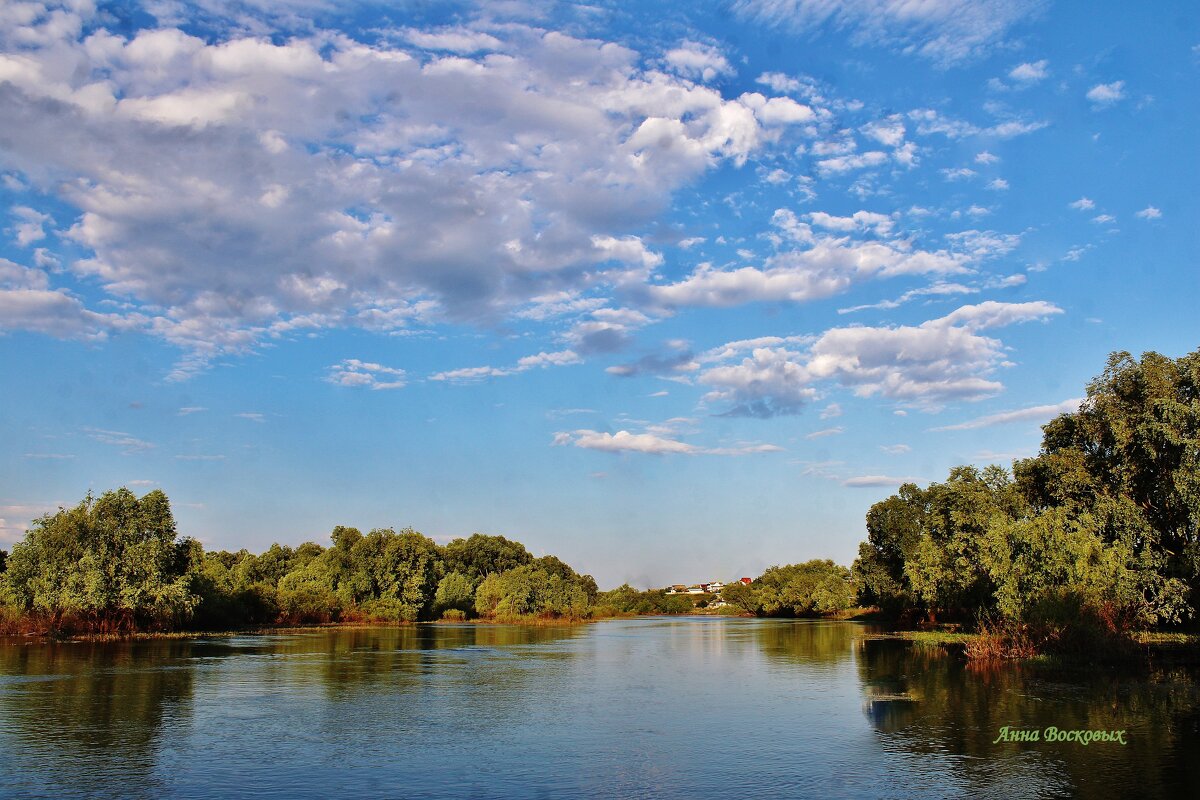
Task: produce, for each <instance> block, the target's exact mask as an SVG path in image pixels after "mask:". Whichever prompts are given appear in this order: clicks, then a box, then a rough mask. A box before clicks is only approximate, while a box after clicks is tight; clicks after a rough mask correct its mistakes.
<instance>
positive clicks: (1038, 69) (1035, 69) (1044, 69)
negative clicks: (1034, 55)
mask: <svg viewBox="0 0 1200 800" xmlns="http://www.w3.org/2000/svg"><path fill="white" fill-rule="evenodd" d="M1049 65H1050V62H1049V61H1047V60H1046V59H1044V58H1043V59H1042V60H1040V61H1033V62H1025V63H1024V64H1018V65H1017V66H1015V67H1013V68H1012V69H1011V70H1009V72H1008V77H1009V78H1011V79H1012V80H1014V81H1017V82H1018V83H1023V84H1030V83H1037V82H1038V81H1041V80H1045V78H1046V76H1048V75H1049V74H1050V70H1049V69H1048V67H1049Z"/></svg>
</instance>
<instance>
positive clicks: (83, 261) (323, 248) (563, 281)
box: [0, 4, 814, 378]
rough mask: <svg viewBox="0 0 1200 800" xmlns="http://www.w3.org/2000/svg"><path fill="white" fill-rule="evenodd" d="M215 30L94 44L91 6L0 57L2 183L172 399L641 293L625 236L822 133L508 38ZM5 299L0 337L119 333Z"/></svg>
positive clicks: (587, 42)
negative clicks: (544, 308)
mask: <svg viewBox="0 0 1200 800" xmlns="http://www.w3.org/2000/svg"><path fill="white" fill-rule="evenodd" d="M255 5H256V8H257V5H258V4H255ZM260 10H261V9H260ZM261 12H262V13H263V14H267V13H268V12H267V11H266V10H261ZM212 13H213V14H214V15H216V16H214V17H213V18H212V19H211V20H210V21H211V22H212V25H211V35H210V36H209V37H208V38H200V37H198V36H194V35H191V34H190V33H188V32H185V31H184V30H182V29H180V28H178V27H172V25H173V24H174V23H175V22H179V21H178V20H174V21H173V20H172V19H171V17H170V15H166V16H164V17H163V18H162V19H161V20H160V24H161V27H158V28H155V29H145V30H140V31H134V32H128V31H125V30H123V29H122V30H116V29H114V30H110V29H108V28H106V27H105V26H106V25H108V24H109V23H110V22H111V18H110V17H109V16H106V15H101V14H99V13H97V12H95V11H94V10H93V9H92V8H91V6H90V4H79V5H78V7H77V8H76V9H75V10H71V9H65V10H62V11H61V13H60V12H55V19H56V20H57V22H56V23H55V24H54V25H50V24H49V23H47V24H44V25H40V26H38V27H36V36H35V35H33V33H32V32H33V31H34V30H35V29H34V28H29V27H22V24H21V23H22V21H21V19H19V15H17V16H13V15H6V16H3V18H2V19H0V37H5V38H6V39H7V40H10V41H14V40H17V39H21V40H22V41H23V42H24V44H23V46H22V49H21V52H20V54H19V57H18V56H16V55H5V56H2V57H0V106H2V107H3V108H4V109H5V113H4V114H3V115H0V139H3V140H4V142H5V162H6V163H5V166H6V167H7V168H9V169H11V170H14V171H15V173H14V174H19V175H20V176H21V177H22V180H24V181H27V182H28V185H29V186H30V187H31V188H32V189H33V190H35V191H39V192H42V193H43V194H47V195H53V196H54V199H55V201H56V202H57V204H58V206H59V207H61V208H64V209H66V211H65V212H64V213H66V214H72V213H73V215H74V219H73V221H71V222H70V223H69V224H68V225H67V227H66V230H64V231H63V232H62V233H61V234H60V235H61V236H64V237H67V238H68V239H69V240H70V241H71V242H72V243H73V245H74V246H77V247H78V248H80V249H81V250H83V251H84V252H85V254H86V257H83V258H80V259H78V260H76V261H74V262H73V263H72V264H71V266H70V269H71V270H72V272H73V273H74V276H75V277H76V278H79V279H83V280H86V281H89V282H91V283H93V284H94V285H97V286H99V287H101V288H102V289H103V290H104V291H107V292H108V293H110V294H111V295H113V296H115V297H120V298H121V299H122V301H125V300H130V301H131V302H133V303H134V304H135V306H138V307H139V308H138V309H137V310H136V311H135V312H132V313H130V314H126V317H128V318H130V322H129V324H130V325H131V326H132V327H135V328H137V329H138V330H142V331H144V332H146V333H148V334H150V335H153V336H157V337H161V338H163V339H165V340H166V341H168V342H170V343H172V344H174V345H177V346H178V347H180V348H183V349H184V351H185V353H186V355H185V357H184V358H183V360H182V361H181V363H180V365H179V367H178V368H177V369H176V370H175V372H174V373H173V375H174V377H177V378H185V377H187V376H188V375H191V374H194V373H195V372H196V371H197V370H199V369H202V368H203V367H204V365H205V364H206V363H207V362H208V361H209V360H211V359H212V358H213V357H215V356H217V355H220V354H222V353H230V352H245V351H247V350H250V349H253V348H254V347H255V346H257V345H258V344H259V343H261V342H262V341H264V340H266V339H271V338H278V337H284V336H289V335H292V334H294V333H296V332H304V331H309V332H311V331H319V330H323V329H329V328H336V327H360V328H364V329H367V330H372V331H380V332H395V331H403V330H406V329H410V328H411V327H412V326H413V325H414V324H417V323H423V322H425V321H428V320H430V319H438V320H455V321H470V322H475V321H491V320H495V319H497V318H500V317H503V316H506V315H508V314H509V313H510V312H513V311H514V310H516V309H519V308H522V307H525V306H527V305H528V304H529V303H530V302H531V300H532V298H535V297H541V296H545V295H546V294H551V293H555V292H560V291H567V292H577V291H578V290H580V289H581V288H583V287H584V285H585V284H587V283H588V282H589V281H593V282H594V280H595V275H594V273H593V272H591V271H592V270H594V269H595V268H596V267H597V265H601V264H611V263H614V262H615V263H617V264H618V265H621V266H623V267H626V268H628V269H630V270H635V271H637V270H641V271H643V272H644V271H645V270H649V269H653V268H654V267H655V266H656V265H657V264H659V263H661V256H658V255H657V254H655V253H653V252H652V251H650V250H648V249H647V248H646V247H645V245H644V244H642V242H641V241H640V239H637V238H636V237H635V236H633V235H632V234H631V231H634V230H636V229H637V228H638V227H639V226H644V225H646V224H647V223H650V222H652V221H653V220H654V219H656V217H657V216H658V214H660V213H661V211H662V209H664V208H665V207H666V204H667V202H668V201H669V199H670V197H671V194H672V192H674V191H675V190H676V189H678V188H680V187H682V186H684V185H686V184H688V183H690V182H691V181H693V180H695V179H696V178H697V177H699V176H700V175H702V174H703V173H705V172H706V171H708V170H710V169H712V168H714V167H716V166H717V165H719V164H721V163H722V162H731V163H735V164H741V163H743V162H744V161H745V160H746V159H747V158H748V157H749V156H750V155H751V154H753V153H755V152H756V151H757V150H759V149H760V148H762V147H764V146H766V145H767V144H769V142H770V141H771V139H770V137H769V136H767V135H766V133H765V128H766V127H770V126H779V125H783V124H790V123H793V122H800V121H803V120H807V119H811V118H812V116H813V114H814V111H813V110H812V109H811V108H809V107H808V106H804V105H802V104H800V103H797V102H796V101H795V100H793V99H791V98H786V97H765V96H763V95H757V94H754V93H751V94H752V96H746V97H743V98H736V97H725V96H723V95H722V94H721V93H720V92H719V91H717V90H715V89H713V88H710V87H708V86H705V85H703V83H699V84H698V83H696V82H694V81H693V80H691V79H689V78H687V77H684V76H682V75H679V74H669V73H667V72H664V71H661V70H659V69H655V68H654V66H653V65H652V64H650V63H649V62H648V61H646V60H645V59H643V58H642V57H641V56H640V55H639V54H638V53H636V52H634V51H633V50H630V49H628V48H626V47H623V46H621V45H618V44H615V43H612V42H605V41H599V40H593V39H582V38H576V37H572V36H569V35H567V34H564V33H560V32H558V31H553V30H545V29H541V28H534V27H529V26H525V25H522V24H515V23H514V24H508V25H505V26H502V27H490V28H488V29H486V30H483V29H479V28H476V27H471V26H469V25H467V26H457V27H442V28H436V29H432V30H416V29H403V30H400V31H392V32H390V33H388V34H387V35H385V36H383V37H382V38H380V39H379V40H378V41H374V40H373V41H372V43H371V44H370V45H368V44H365V43H363V42H359V41H356V40H355V39H354V38H352V36H350V35H347V34H345V33H343V32H337V31H329V30H322V29H320V27H319V26H318V25H316V24H315V23H312V22H311V21H307V22H305V24H304V25H302V26H300V32H299V33H297V34H296V35H295V36H293V37H292V38H289V39H286V40H274V39H270V38H266V37H258V36H254V35H251V34H249V33H247V30H248V28H247V27H246V26H243V25H240V24H234V23H235V21H234V20H232V19H221V18H220V15H219V13H218V12H217V11H213V12H212ZM250 16H251V14H250V12H249V11H248V12H247V16H246V19H249V18H250ZM43 21H45V20H43ZM241 21H242V18H239V19H238V21H237V22H239V23H240V22H241ZM248 24H249V23H247V25H248ZM85 31H86V34H85V33H84V32H85ZM722 58H723V57H722ZM705 59H707V61H706V62H705V63H704V64H702V63H701V61H702V60H705ZM668 63H673V64H674V67H673V68H674V69H675V70H677V71H680V70H682V71H685V72H686V71H688V70H692V71H693V72H692V73H690V74H696V73H695V72H694V71H695V70H699V73H698V77H699V79H700V80H701V81H702V80H703V79H704V78H705V76H706V75H708V74H716V73H720V72H721V71H723V70H725V69H726V68H727V62H724V63H722V62H721V61H720V59H719V58H718V54H715V53H713V52H712V51H710V50H706V49H705V48H704V47H703V46H699V45H695V44H694V43H691V44H688V43H685V45H684V46H682V47H681V48H679V52H675V51H672V55H671V56H670V57H669V58H668ZM350 120H353V121H354V122H353V124H348V121H350ZM28 212H29V214H26V211H20V212H19V213H20V214H26V216H29V215H30V214H32V215H42V214H43V212H42V211H38V210H36V209H29V210H28ZM56 213H58V212H56ZM45 221H46V220H44V219H43V217H42V216H36V218H35V217H29V218H28V219H27V218H25V217H22V218H21V219H20V220H19V221H18V227H17V228H14V229H13V233H14V236H16V237H17V238H18V240H19V241H22V242H24V243H25V244H31V243H33V242H36V241H38V240H39V238H40V237H41V236H44V235H45V234H44V229H43V228H42V227H41V226H42V224H43V223H44V222H45ZM21 226H25V227H21ZM30 226H32V227H30ZM39 230H41V231H42V233H39ZM11 291H13V290H7V291H6V292H5V295H4V296H3V297H2V298H0V325H4V326H5V327H10V328H12V327H21V328H26V329H31V330H40V331H45V332H51V333H56V334H57V335H73V336H84V335H100V332H101V331H102V329H103V328H104V326H105V325H110V324H111V321H106V320H103V319H100V318H98V317H96V316H89V313H90V312H88V310H87V309H86V308H85V307H83V305H82V304H81V303H80V302H79V301H78V300H76V299H74V298H73V297H71V296H70V295H68V294H65V293H63V292H60V291H56V290H54V289H51V288H48V287H43V288H40V289H28V288H26V289H21V290H16V291H17V292H18V293H17V294H10V292H11ZM137 314H140V315H141V316H140V317H136V318H135V315H137ZM68 318H69V319H70V320H71V321H70V322H63V320H67V319H68ZM39 319H53V320H56V322H54V323H39V322H38V320H39ZM64 331H65V332H67V333H66V334H64V333H63V332H64Z"/></svg>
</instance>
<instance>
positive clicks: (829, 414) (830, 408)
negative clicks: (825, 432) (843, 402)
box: [820, 403, 842, 419]
mask: <svg viewBox="0 0 1200 800" xmlns="http://www.w3.org/2000/svg"><path fill="white" fill-rule="evenodd" d="M841 415H842V407H841V406H840V405H838V404H837V403H830V404H829V405H827V406H825V408H823V409H822V410H821V414H820V417H821V419H834V418H835V417H840V416H841Z"/></svg>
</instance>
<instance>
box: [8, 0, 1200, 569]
mask: <svg viewBox="0 0 1200 800" xmlns="http://www.w3.org/2000/svg"><path fill="white" fill-rule="evenodd" d="M1197 85H1200V7H1197V6H1196V5H1195V4H1194V3H1187V2H1163V3H1154V4H1132V5H1131V4H1128V3H1118V2H1100V3H1068V2H1036V1H1035V0H1005V1H1004V2H1000V1H999V0H978V1H976V2H967V0H925V2H920V3H915V2H912V1H911V0H844V2H841V3H835V2H830V0H732V2H720V3H665V2H647V3H629V2H624V3H616V2H603V1H601V2H592V3H588V4H572V3H567V2H551V1H549V0H547V1H546V2H542V1H541V0H514V1H512V2H489V3H482V4H474V3H470V2H439V3H433V2H410V3H403V2H390V3H382V2H360V3H348V2H325V1H324V0H294V1H293V2H285V1H284V0H244V1H243V2H233V1H228V2H226V1H225V0H199V1H198V2H181V1H179V0H145V2H141V3H135V2H121V3H96V2H91V1H90V0H73V1H72V2H64V3H47V2H42V1H41V0H35V1H34V2H28V1H25V0H15V1H13V0H10V1H9V2H6V3H4V4H2V5H0V373H2V374H3V375H4V389H3V391H0V419H2V420H3V422H2V425H3V427H2V430H3V436H2V438H0V547H7V546H9V545H11V543H13V542H15V541H18V540H19V539H20V538H21V537H22V536H23V532H24V530H25V528H26V527H27V526H28V525H29V523H30V520H31V519H33V518H35V517H38V516H40V515H42V514H44V513H47V512H53V511H54V510H55V509H57V508H58V507H59V506H71V505H74V504H75V503H77V502H79V501H80V500H81V499H82V498H83V497H84V496H85V495H86V494H87V493H88V492H89V491H91V492H94V493H100V492H103V491H106V490H109V489H114V488H117V487H119V486H127V487H129V488H130V489H132V490H134V491H136V492H138V493H144V492H146V491H150V490H151V489H162V490H163V491H165V492H166V493H167V495H168V497H169V498H170V499H171V501H172V507H173V509H174V511H175V514H176V518H177V521H178V527H179V530H180V532H181V533H182V534H186V535H189V536H193V537H196V538H198V539H199V540H200V541H202V542H203V543H204V545H205V546H206V547H207V548H219V549H235V550H236V549H239V548H241V547H246V548H248V549H250V550H253V551H256V552H258V551H261V550H263V549H265V548H266V547H268V546H269V545H270V544H271V543H272V542H281V543H285V544H293V545H294V544H298V543H300V542H302V541H319V542H327V541H328V535H329V532H330V530H331V529H332V528H333V526H334V525H338V524H344V525H354V526H357V527H359V528H361V529H363V530H364V531H365V530H368V529H371V528H376V527H394V528H396V529H400V528H403V527H409V526H411V527H412V528H415V529H416V530H419V531H421V532H422V533H425V534H426V535H429V536H431V537H432V538H434V539H435V540H436V541H439V542H443V543H444V542H446V541H448V540H450V539H451V538H454V537H457V536H465V535H469V534H471V533H472V532H476V531H478V532H482V533H488V534H500V535H504V536H508V537H510V538H515V539H517V540H519V541H521V542H524V543H525V544H526V545H527V547H528V548H529V549H530V550H531V551H532V552H533V553H534V554H535V555H541V554H545V553H553V554H555V555H558V556H560V557H561V558H563V559H564V560H566V561H567V562H568V563H570V564H572V565H573V566H575V567H576V568H577V569H578V570H580V571H582V572H590V573H592V574H593V575H595V576H596V578H597V580H598V581H599V583H600V585H601V586H602V587H603V588H608V587H611V586H615V585H617V584H619V583H621V582H623V581H629V582H632V583H633V584H635V585H637V586H641V587H648V586H662V585H665V584H668V583H675V582H695V581H699V580H711V579H725V580H728V579H730V578H734V577H739V576H741V575H750V576H753V575H757V574H759V573H760V572H761V571H762V570H763V569H764V568H765V567H767V566H768V565H771V564H782V563H792V562H797V561H803V560H807V559H810V558H832V559H835V560H837V561H839V562H841V563H844V564H849V563H850V561H851V560H852V559H853V558H854V556H855V554H856V553H857V548H858V543H859V542H860V541H861V540H862V539H863V538H864V536H865V530H864V524H863V519H864V515H865V513H866V511H867V510H868V509H869V508H870V506H871V504H872V503H875V502H877V501H879V500H880V499H883V498H884V497H886V496H887V495H889V494H891V493H892V492H894V491H895V489H896V488H897V486H899V485H900V484H901V483H902V482H906V481H914V482H917V483H920V484H925V483H928V482H931V481H937V480H942V479H944V478H945V476H946V474H947V472H948V470H949V469H950V468H951V467H953V466H955V465H958V464H976V465H980V466H984V465H987V464H991V463H998V464H1002V465H1009V464H1010V463H1011V462H1012V460H1013V459H1015V458H1023V457H1027V456H1030V455H1033V454H1035V453H1036V452H1037V449H1038V445H1039V442H1040V436H1041V432H1040V426H1041V425H1042V424H1043V423H1045V422H1046V421H1047V420H1049V419H1050V418H1052V417H1053V416H1055V415H1056V414H1058V413H1062V412H1067V411H1072V410H1074V409H1076V408H1077V407H1078V404H1079V402H1080V399H1081V398H1082V397H1083V396H1084V395H1085V392H1086V385H1087V383H1088V381H1089V380H1091V379H1092V378H1093V377H1095V376H1096V375H1098V374H1099V373H1100V372H1101V371H1102V370H1103V369H1104V365H1105V362H1106V359H1107V357H1108V354H1109V353H1111V352H1114V351H1120V350H1124V351H1129V352H1132V353H1134V354H1140V353H1142V352H1145V351H1157V352H1161V353H1164V354H1166V355H1169V356H1172V357H1178V356H1182V355H1184V354H1185V353H1188V352H1190V351H1192V350H1194V349H1195V348H1196V347H1197V344H1198V340H1200V336H1198V333H1200V323H1198V321H1197V315H1196V312H1195V309H1196V302H1197V299H1198V297H1200V278H1198V277H1197V276H1198V274H1200V273H1198V271H1197V264H1196V254H1197V253H1198V252H1200V249H1198V247H1197V245H1198V241H1197V239H1198V236H1200V234H1198V231H1200V226H1198V225H1197V222H1198V221H1200V204H1198V201H1197V192H1196V191H1195V186H1196V182H1197V178H1198V177H1200V148H1198V147H1197V141H1198V138H1197V129H1198V127H1200V107H1198V103H1200V101H1198V100H1197V92H1196V87H1197Z"/></svg>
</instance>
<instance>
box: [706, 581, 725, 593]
mask: <svg viewBox="0 0 1200 800" xmlns="http://www.w3.org/2000/svg"><path fill="white" fill-rule="evenodd" d="M724 588H725V584H723V583H721V582H720V581H713V582H712V583H710V584H708V590H709V591H710V592H712V593H713V594H717V593H719V592H720V591H721V590H722V589H724Z"/></svg>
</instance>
